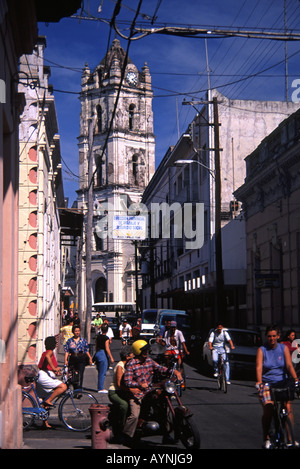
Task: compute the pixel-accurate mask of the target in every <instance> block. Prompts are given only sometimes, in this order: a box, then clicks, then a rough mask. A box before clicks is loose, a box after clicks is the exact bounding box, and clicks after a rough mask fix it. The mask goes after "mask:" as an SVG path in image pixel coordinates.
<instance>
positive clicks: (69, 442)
mask: <svg viewBox="0 0 300 469" xmlns="http://www.w3.org/2000/svg"><path fill="white" fill-rule="evenodd" d="M57 361H58V364H59V365H62V364H63V363H64V353H63V348H62V346H60V347H59V350H58V353H57ZM112 373H113V370H108V372H107V375H106V378H105V389H108V387H109V385H110V383H111V380H112ZM97 376H98V375H97V369H96V367H95V366H87V367H86V368H85V373H84V381H83V387H84V388H86V389H87V390H88V391H90V392H91V393H92V394H94V395H95V397H96V399H97V401H98V403H99V404H104V405H108V404H109V403H110V401H109V399H108V396H107V394H98V393H97ZM41 432H43V433H42V434H41V435H39V436H40V437H39V438H35V437H34V436H33V437H32V438H31V437H30V436H27V435H25V438H24V444H23V448H22V449H91V448H92V440H91V432H88V433H87V436H86V437H85V435H83V434H78V435H77V434H76V432H72V431H70V432H69V434H70V438H68V437H66V438H62V436H61V431H59V433H57V437H56V436H55V430H47V431H43V430H41ZM49 432H51V434H50V433H49ZM66 435H67V433H66ZM107 449H108V450H115V449H127V448H126V447H125V446H122V445H117V444H112V443H107Z"/></svg>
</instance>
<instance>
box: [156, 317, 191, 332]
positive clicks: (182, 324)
mask: <svg viewBox="0 0 300 469" xmlns="http://www.w3.org/2000/svg"><path fill="white" fill-rule="evenodd" d="M166 321H176V322H177V329H180V330H182V329H185V328H187V327H190V318H189V316H186V315H182V316H180V315H176V314H174V315H171V314H168V315H166V316H165V315H164V316H163V317H162V318H161V322H160V323H161V325H162V326H163V325H165V323H166Z"/></svg>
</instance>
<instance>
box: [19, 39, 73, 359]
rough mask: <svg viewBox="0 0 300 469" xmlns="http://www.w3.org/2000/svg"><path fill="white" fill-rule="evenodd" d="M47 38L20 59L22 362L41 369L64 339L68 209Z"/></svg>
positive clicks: (20, 340)
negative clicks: (49, 350)
mask: <svg viewBox="0 0 300 469" xmlns="http://www.w3.org/2000/svg"><path fill="white" fill-rule="evenodd" d="M45 47H46V38H45V37H40V38H39V39H38V41H37V45H36V47H35V49H34V51H33V53H32V54H30V55H23V56H22V57H21V58H20V72H19V75H20V84H19V91H20V92H22V93H24V96H25V99H26V105H25V108H24V112H23V114H22V116H21V124H20V134H19V135H20V136H19V139H20V182H19V285H18V298H19V301H18V322H19V340H18V362H19V364H20V365H24V364H36V363H37V361H38V360H39V357H40V356H41V354H42V352H43V351H44V340H45V338H46V337H47V336H48V335H57V334H59V329H60V287H61V268H60V267H61V255H60V252H61V249H60V220H59V212H58V208H59V207H63V206H64V193H63V185H62V174H61V154H60V137H59V135H58V124H57V117H56V110H55V102H54V96H53V94H52V92H51V87H49V84H48V78H49V75H50V69H49V67H46V66H45V65H44V49H45Z"/></svg>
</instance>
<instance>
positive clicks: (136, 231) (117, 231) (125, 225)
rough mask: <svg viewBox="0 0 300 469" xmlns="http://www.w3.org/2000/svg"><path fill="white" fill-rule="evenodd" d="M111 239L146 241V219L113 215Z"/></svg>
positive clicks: (135, 216)
mask: <svg viewBox="0 0 300 469" xmlns="http://www.w3.org/2000/svg"><path fill="white" fill-rule="evenodd" d="M112 237H113V239H132V240H142V239H146V217H144V216H137V215H134V216H127V215H115V216H114V217H113V233H112Z"/></svg>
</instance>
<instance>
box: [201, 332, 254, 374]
mask: <svg viewBox="0 0 300 469" xmlns="http://www.w3.org/2000/svg"><path fill="white" fill-rule="evenodd" d="M213 330H214V329H211V330H210V331H209V333H208V335H207V338H206V340H205V342H204V345H203V360H204V363H205V364H206V365H209V366H212V365H213V363H212V355H211V350H210V349H209V346H208V339H209V336H210V333H211V332H212V331H213ZM224 330H227V331H228V332H229V335H230V337H231V339H232V341H233V344H234V346H235V348H234V350H230V347H229V348H228V350H227V353H228V360H229V363H230V371H231V372H233V373H234V372H237V371H245V372H250V373H252V372H255V366H256V353H257V349H258V347H260V346H261V344H262V341H261V336H260V334H259V333H258V332H256V331H253V330H248V329H233V328H228V329H227V328H224Z"/></svg>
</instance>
